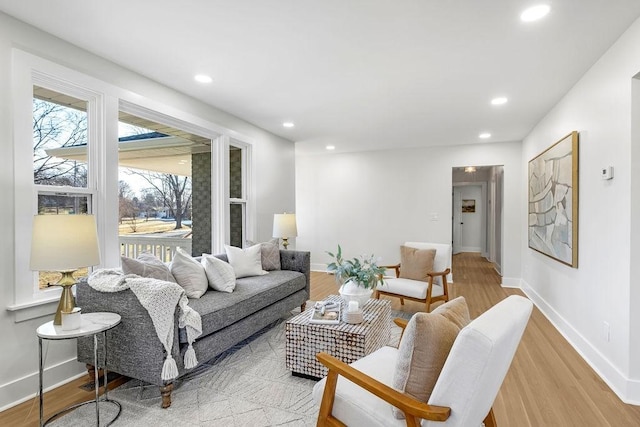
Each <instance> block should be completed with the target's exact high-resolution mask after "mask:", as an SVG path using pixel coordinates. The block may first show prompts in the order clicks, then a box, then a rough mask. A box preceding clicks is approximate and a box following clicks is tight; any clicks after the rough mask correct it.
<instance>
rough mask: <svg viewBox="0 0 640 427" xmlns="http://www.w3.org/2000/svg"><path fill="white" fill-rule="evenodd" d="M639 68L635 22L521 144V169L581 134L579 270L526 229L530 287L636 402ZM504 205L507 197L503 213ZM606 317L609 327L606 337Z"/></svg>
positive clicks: (639, 395) (639, 400) (639, 361)
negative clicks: (533, 245) (608, 174)
mask: <svg viewBox="0 0 640 427" xmlns="http://www.w3.org/2000/svg"><path fill="white" fill-rule="evenodd" d="M638 71H640V21H636V22H635V23H634V24H633V25H632V26H631V27H630V28H629V30H628V31H627V32H626V33H625V34H624V35H623V36H622V37H621V38H620V39H619V40H618V41H617V42H616V43H615V44H614V45H613V47H612V48H611V49H610V50H609V51H608V52H607V53H606V54H605V55H604V56H603V57H602V58H601V59H600V60H599V61H598V62H597V63H596V64H595V65H594V66H593V67H592V68H591V69H590V70H589V71H588V72H587V73H586V74H585V75H584V77H583V78H582V79H581V80H580V81H579V82H578V83H577V84H576V85H575V86H574V87H573V88H572V89H571V91H570V92H569V93H568V94H567V95H566V96H565V97H564V98H563V99H562V100H561V101H560V102H559V103H558V105H557V106H556V107H555V108H554V109H553V110H551V111H550V112H549V113H548V114H547V116H546V117H545V118H544V119H543V120H542V121H541V122H540V123H539V124H538V125H537V126H536V127H535V128H534V130H533V131H532V132H531V134H530V135H529V136H528V137H527V138H526V139H525V141H524V145H523V159H522V163H523V165H526V164H527V161H528V160H529V159H531V158H533V157H534V156H536V155H537V154H538V153H540V152H541V151H543V150H544V149H545V148H547V147H548V146H549V145H551V144H552V143H554V142H556V141H558V140H559V139H560V138H561V137H563V136H564V135H566V134H568V133H569V132H570V131H573V130H577V131H579V132H580V142H579V144H580V156H579V160H580V165H579V184H580V185H579V187H580V188H579V208H580V211H579V260H578V268H577V269H574V268H570V267H567V266H565V265H563V264H561V263H559V262H556V261H554V260H552V259H549V258H547V257H545V256H543V255H541V254H539V253H537V252H535V251H533V250H530V249H529V248H528V247H527V236H526V232H527V230H526V227H523V228H522V236H523V238H522V247H521V251H522V265H523V267H522V277H523V281H524V287H525V289H526V290H527V293H528V294H529V295H530V296H531V297H532V298H533V299H534V301H535V302H536V304H537V305H538V306H539V307H540V308H541V309H543V311H544V312H545V314H546V315H547V316H548V317H550V318H551V319H552V321H554V322H555V323H556V325H557V326H558V328H559V329H560V330H561V331H562V332H563V333H564V334H565V336H567V337H568V338H569V340H570V341H571V342H572V343H573V344H574V346H575V347H576V348H577V349H578V351H579V352H581V353H582V354H583V355H584V356H585V358H586V359H587V361H589V363H591V365H592V366H593V367H594V368H595V369H596V370H597V371H598V372H600V374H601V376H603V377H604V378H605V380H606V381H608V383H609V384H610V385H611V386H612V387H613V388H614V390H615V391H616V392H617V393H618V395H619V396H621V397H622V398H623V400H626V401H628V402H635V403H636V404H640V386H639V384H640V383H639V382H638V380H639V378H640V375H639V374H640V372H639V370H640V357H639V356H640V354H639V349H638V346H639V345H640V344H639V340H640V338H639V337H640V335H639V333H640V324H639V323H638V322H637V321H635V322H632V321H630V319H631V317H630V315H631V312H637V311H638V307H639V304H640V295H638V290H637V289H638V274H637V273H638V272H639V271H638V267H634V266H633V265H634V264H638V259H637V258H635V259H633V258H631V257H630V253H631V251H630V249H631V247H632V245H633V246H634V247H635V248H638V245H639V244H640V241H639V240H640V236H639V235H638V232H637V231H636V233H635V235H633V234H631V233H630V230H631V223H632V216H631V199H634V198H635V199H637V198H638V194H639V192H638V190H637V187H636V188H635V190H634V191H633V192H632V191H631V176H632V172H635V174H634V175H638V169H637V168H636V169H635V170H633V171H632V169H631V167H630V166H631V163H632V162H634V163H635V164H636V165H637V164H638V156H639V154H638V152H637V150H636V151H632V150H631V100H632V77H633V76H634V75H635V74H636V73H638ZM639 105H640V104H639ZM636 117H638V116H636ZM637 138H638V135H637V129H636V141H638V140H637ZM632 154H633V158H632ZM609 165H611V166H614V168H615V178H614V179H613V180H611V181H604V180H602V179H601V178H600V170H601V168H602V167H604V166H609ZM522 174H523V182H522V187H521V191H522V192H523V193H525V194H526V191H527V187H526V169H525V168H524V167H523V169H522ZM636 183H637V179H636ZM634 194H635V196H634ZM508 203H509V202H508V201H506V200H505V209H507V207H508ZM637 213H638V212H637V210H636V215H635V217H633V218H634V219H635V221H637V220H638V216H637ZM636 230H637V229H636ZM505 252H506V251H505ZM636 253H637V252H636ZM506 256H507V253H505V257H506ZM633 269H635V273H636V274H634V275H633V276H632V275H631V273H630V272H631V271H632V270H633ZM632 277H633V279H632ZM635 316H636V317H635V319H636V320H637V319H638V317H637V315H635ZM605 322H606V323H608V324H609V325H610V338H608V339H607V337H606V331H605V329H606V327H605Z"/></svg>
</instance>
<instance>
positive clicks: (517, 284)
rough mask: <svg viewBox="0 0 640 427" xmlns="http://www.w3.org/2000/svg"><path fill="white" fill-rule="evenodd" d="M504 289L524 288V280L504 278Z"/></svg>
mask: <svg viewBox="0 0 640 427" xmlns="http://www.w3.org/2000/svg"><path fill="white" fill-rule="evenodd" d="M501 286H502V287H503V288H518V289H519V288H522V279H520V278H519V277H503V278H502V284H501Z"/></svg>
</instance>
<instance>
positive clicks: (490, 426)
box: [483, 408, 498, 427]
mask: <svg viewBox="0 0 640 427" xmlns="http://www.w3.org/2000/svg"><path fill="white" fill-rule="evenodd" d="M483 423H484V427H497V426H498V424H497V423H496V417H495V416H494V415H493V408H491V409H489V413H488V414H487V416H486V417H485V418H484V421H483Z"/></svg>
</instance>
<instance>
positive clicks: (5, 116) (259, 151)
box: [0, 13, 295, 410]
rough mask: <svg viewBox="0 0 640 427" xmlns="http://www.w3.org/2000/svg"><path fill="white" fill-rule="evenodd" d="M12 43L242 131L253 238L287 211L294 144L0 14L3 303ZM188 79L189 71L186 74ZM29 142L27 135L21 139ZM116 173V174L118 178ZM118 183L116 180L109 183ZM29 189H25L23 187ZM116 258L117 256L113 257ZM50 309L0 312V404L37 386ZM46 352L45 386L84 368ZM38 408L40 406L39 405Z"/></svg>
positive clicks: (7, 282)
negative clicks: (251, 180) (250, 181)
mask: <svg viewBox="0 0 640 427" xmlns="http://www.w3.org/2000/svg"><path fill="white" fill-rule="evenodd" d="M14 47H18V48H20V49H23V50H26V51H28V52H30V53H32V54H34V55H38V56H41V57H43V58H46V59H49V60H51V61H53V62H57V63H59V64H61V65H64V66H66V67H68V68H72V69H75V70H77V71H80V72H82V73H85V74H87V75H90V76H93V77H95V78H98V79H101V80H103V81H105V82H107V83H110V84H113V85H115V86H118V87H120V88H122V89H125V90H128V91H131V92H134V93H136V94H139V95H140V96H141V97H144V98H146V99H150V100H154V101H155V102H156V103H162V104H165V105H167V106H169V107H170V108H171V109H174V110H175V111H179V112H182V113H185V114H186V115H192V116H196V117H199V118H201V119H203V120H206V121H209V122H213V123H216V124H217V125H220V126H222V127H225V128H228V129H231V130H234V131H236V132H239V133H241V134H244V135H246V136H248V137H250V138H253V140H254V142H255V143H254V156H253V158H254V161H255V163H254V167H255V169H254V172H255V175H256V177H257V178H256V179H255V184H256V204H257V206H256V210H257V236H256V238H257V240H260V241H262V240H266V239H268V238H270V236H271V228H272V222H273V213H274V212H282V211H284V210H292V208H293V207H294V206H295V198H294V197H295V194H294V187H295V185H294V181H293V178H294V174H295V170H294V146H293V144H292V143H291V142H289V141H286V140H284V139H282V138H279V137H276V136H274V135H272V134H270V133H267V132H265V131H263V130H261V129H259V128H257V127H255V126H253V125H251V124H249V123H246V122H244V121H242V120H240V119H238V118H235V117H233V116H231V115H229V114H227V113H225V112H223V111H220V110H217V109H215V108H212V107H210V106H207V105H205V104H203V103H201V102H199V101H196V100H194V99H192V98H190V97H187V96H185V95H182V94H180V93H178V92H176V91H173V90H171V89H169V88H167V87H164V86H161V85H159V84H157V83H155V82H153V81H151V80H148V79H146V78H144V77H142V76H140V75H138V74H135V73H133V72H130V71H128V70H125V69H123V68H121V67H119V66H117V65H115V64H113V63H111V62H108V61H106V60H104V59H102V58H99V57H96V56H94V55H92V54H90V53H88V52H86V51H83V50H80V49H78V48H77V47H75V46H72V45H70V44H68V43H65V42H63V41H61V40H59V39H56V38H55V37H52V36H51V35H48V34H46V33H43V32H41V31H39V30H36V29H34V28H33V27H30V26H28V25H26V24H23V23H21V22H19V21H16V20H15V19H13V18H10V17H8V16H7V15H4V14H2V13H0V148H1V149H2V156H0V194H1V195H2V201H3V209H2V212H3V213H2V220H1V221H0V236H1V237H0V239H1V241H2V245H1V248H0V251H1V253H0V287H1V288H2V291H1V293H0V295H1V296H0V298H2V300H1V301H2V304H3V305H4V306H5V307H6V306H8V305H10V304H12V303H13V300H14V283H15V282H16V280H17V279H18V278H17V277H16V274H15V270H14V261H15V256H14V251H13V247H14V242H15V239H19V238H21V236H15V235H14V224H15V221H14V217H13V211H14V202H13V200H14V196H15V194H16V193H17V192H21V191H25V189H22V188H16V183H15V181H14V170H13V167H14V165H13V122H12V89H11V81H12V76H11V69H12V62H11V61H12V59H11V50H12V48H14ZM185 78H189V76H185ZM25 143H26V144H28V143H29V141H25ZM115 179H117V177H115ZM114 188H115V186H114ZM26 191H28V190H26ZM111 258H112V259H114V258H115V259H117V257H111ZM50 318H51V317H50V316H48V317H42V318H36V319H32V320H28V321H24V322H19V323H15V322H14V314H13V313H11V312H8V311H5V310H1V311H0V342H2V345H3V347H2V351H0V410H2V409H3V408H5V407H7V406H10V405H11V404H13V403H16V402H18V401H20V400H22V399H24V398H26V397H28V396H29V395H33V394H34V393H35V392H36V391H37V388H38V376H37V372H38V348H37V339H36V336H35V330H36V328H37V326H39V325H40V324H42V323H44V322H45V321H48V320H50ZM49 347H50V348H49V352H48V355H47V363H46V366H47V367H48V369H47V373H46V377H45V379H46V384H45V385H46V386H50V385H52V384H55V383H57V382H60V381H66V380H68V379H69V378H70V377H71V376H73V375H77V374H78V373H81V372H83V370H84V369H83V366H81V365H80V364H79V363H77V362H76V361H75V343H74V342H72V341H68V342H60V343H52V344H50V346H49ZM36 410H37V409H36Z"/></svg>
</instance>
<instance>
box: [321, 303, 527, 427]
mask: <svg viewBox="0 0 640 427" xmlns="http://www.w3.org/2000/svg"><path fill="white" fill-rule="evenodd" d="M532 308H533V304H532V303H531V301H529V300H528V299H526V298H524V297H521V296H516V295H512V296H510V297H508V298H506V299H504V300H503V301H501V302H500V303H498V304H496V305H495V306H494V307H492V308H491V309H489V310H488V311H486V312H485V313H483V314H482V315H481V316H479V317H478V318H477V319H475V320H473V321H472V322H471V323H469V324H468V325H467V326H466V327H464V328H463V329H462V330H461V331H460V333H459V334H458V335H457V337H456V339H455V341H454V342H453V346H452V348H451V351H450V352H449V354H448V356H447V358H446V361H445V363H444V366H443V368H442V371H441V372H440V375H439V376H438V378H437V381H436V383H435V387H434V389H433V391H432V393H431V395H430V397H429V400H428V402H427V403H423V402H420V401H418V400H416V399H414V398H413V397H412V396H410V395H408V394H406V393H403V392H400V391H398V390H396V389H394V388H392V387H391V384H392V380H393V375H394V370H395V368H396V361H397V355H398V349H395V348H392V347H382V348H381V349H379V350H377V351H375V352H373V353H371V354H369V355H368V356H365V357H364V358H362V359H360V360H358V361H356V362H354V363H353V364H351V365H347V364H345V363H343V362H341V361H340V360H338V359H336V358H334V357H332V356H330V355H328V354H326V353H319V354H318V356H317V357H318V360H320V362H322V363H323V364H325V365H326V366H327V367H328V368H329V373H328V375H327V377H326V378H324V379H323V380H321V381H320V382H318V384H316V386H315V387H314V389H313V398H314V400H315V401H316V403H318V404H320V412H319V415H318V424H317V425H318V426H328V425H331V426H342V425H348V426H350V427H357V426H367V427H371V426H380V427H383V426H384V427H388V426H401V425H408V426H418V425H421V426H422V427H435V426H443V427H454V426H455V427H469V426H478V427H479V426H481V425H482V423H483V422H484V424H485V426H487V427H494V426H496V421H495V418H494V416H493V411H492V410H491V406H492V405H493V402H494V400H495V398H496V396H497V394H498V391H499V390H500V386H501V385H502V382H503V380H504V377H505V376H506V374H507V371H508V370H509V367H510V365H511V361H512V359H513V356H514V354H515V352H516V349H517V348H518V344H519V343H520V339H521V337H522V334H523V332H524V330H525V327H526V325H527V322H528V320H529V317H530V315H531V311H532ZM391 405H393V406H396V407H397V408H399V409H400V410H402V411H403V412H404V414H405V416H406V419H405V420H401V419H397V418H395V417H394V416H393V413H392V409H391Z"/></svg>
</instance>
